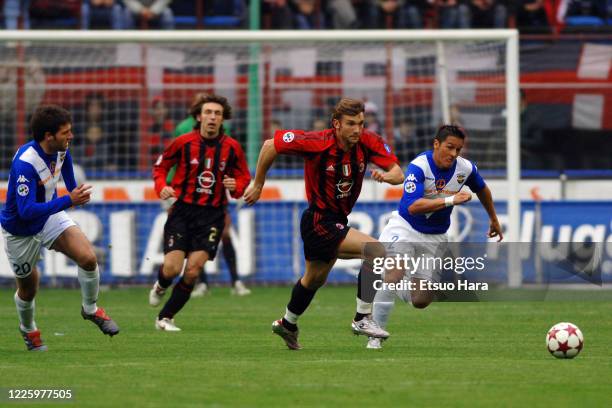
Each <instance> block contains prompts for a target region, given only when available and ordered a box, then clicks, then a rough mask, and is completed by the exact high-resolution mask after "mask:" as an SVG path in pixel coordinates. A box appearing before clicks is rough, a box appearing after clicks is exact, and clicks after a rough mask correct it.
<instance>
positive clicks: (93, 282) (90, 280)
mask: <svg viewBox="0 0 612 408" xmlns="http://www.w3.org/2000/svg"><path fill="white" fill-rule="evenodd" d="M78 278H79V284H80V285H81V298H82V304H83V309H84V310H85V313H87V314H94V313H96V310H98V307H97V306H96V301H97V300H98V292H99V290H100V272H99V271H98V265H96V269H94V270H93V271H86V270H85V269H82V268H80V267H79V269H78Z"/></svg>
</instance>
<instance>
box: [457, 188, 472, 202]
mask: <svg viewBox="0 0 612 408" xmlns="http://www.w3.org/2000/svg"><path fill="white" fill-rule="evenodd" d="M471 199H472V193H468V192H467V191H460V192H458V193H457V194H455V196H454V199H453V204H454V205H459V204H463V203H467V202H468V201H470V200H471Z"/></svg>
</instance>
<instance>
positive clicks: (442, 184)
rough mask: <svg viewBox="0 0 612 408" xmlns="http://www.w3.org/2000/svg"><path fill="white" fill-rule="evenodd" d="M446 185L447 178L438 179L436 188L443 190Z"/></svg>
mask: <svg viewBox="0 0 612 408" xmlns="http://www.w3.org/2000/svg"><path fill="white" fill-rule="evenodd" d="M444 187H446V180H444V179H438V180H436V188H437V189H438V190H443V189H444Z"/></svg>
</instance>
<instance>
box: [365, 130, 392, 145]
mask: <svg viewBox="0 0 612 408" xmlns="http://www.w3.org/2000/svg"><path fill="white" fill-rule="evenodd" d="M359 142H361V143H363V144H365V145H368V146H372V145H374V144H376V145H380V143H385V141H384V139H383V138H382V136H381V135H379V134H378V133H376V132H372V131H371V130H368V129H363V132H362V133H361V137H360V138H359ZM385 146H387V144H386V143H385Z"/></svg>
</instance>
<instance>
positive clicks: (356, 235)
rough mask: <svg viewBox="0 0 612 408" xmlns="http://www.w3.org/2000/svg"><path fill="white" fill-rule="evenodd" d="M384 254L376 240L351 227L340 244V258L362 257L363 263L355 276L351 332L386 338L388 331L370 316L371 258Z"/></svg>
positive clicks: (371, 301) (372, 298)
mask: <svg viewBox="0 0 612 408" xmlns="http://www.w3.org/2000/svg"><path fill="white" fill-rule="evenodd" d="M384 256H385V248H384V246H383V245H382V244H381V243H380V242H378V240H376V239H374V238H372V237H371V236H369V235H367V234H364V233H363V232H361V231H358V230H356V229H354V228H351V229H350V230H349V232H348V234H347V235H346V238H345V239H344V241H342V243H341V244H340V247H339V249H338V257H339V258H342V259H355V258H363V260H364V261H363V264H362V266H361V269H360V271H359V275H358V277H357V299H356V301H357V311H356V313H355V318H354V319H353V321H352V323H351V328H352V330H353V333H355V334H357V335H359V334H363V335H366V336H369V337H377V338H383V339H386V338H387V337H389V333H388V332H387V331H385V330H383V329H382V328H381V327H380V326H378V324H377V323H376V321H374V320H373V319H372V318H371V313H372V303H373V302H374V295H375V294H376V290H375V289H374V281H375V280H376V275H375V274H374V271H373V265H372V262H373V259H374V258H377V257H384Z"/></svg>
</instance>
